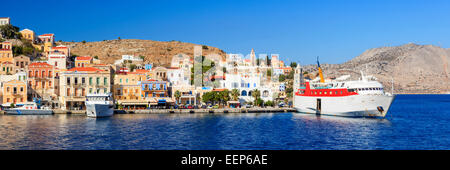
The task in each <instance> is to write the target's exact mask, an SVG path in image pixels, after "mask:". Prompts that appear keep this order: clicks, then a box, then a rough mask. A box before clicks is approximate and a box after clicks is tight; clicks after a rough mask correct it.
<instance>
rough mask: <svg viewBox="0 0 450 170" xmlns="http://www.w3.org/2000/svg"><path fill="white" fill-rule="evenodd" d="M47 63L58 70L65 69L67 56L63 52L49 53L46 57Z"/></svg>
mask: <svg viewBox="0 0 450 170" xmlns="http://www.w3.org/2000/svg"><path fill="white" fill-rule="evenodd" d="M47 63H48V64H50V65H53V66H55V67H56V68H57V69H60V70H62V69H66V68H67V55H66V54H65V53H64V52H63V51H50V52H49V54H48V57H47Z"/></svg>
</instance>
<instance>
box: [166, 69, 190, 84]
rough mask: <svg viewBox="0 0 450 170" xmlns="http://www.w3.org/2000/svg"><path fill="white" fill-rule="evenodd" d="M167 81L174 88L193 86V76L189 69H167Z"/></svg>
mask: <svg viewBox="0 0 450 170" xmlns="http://www.w3.org/2000/svg"><path fill="white" fill-rule="evenodd" d="M167 80H168V81H169V82H170V84H171V86H172V87H174V88H178V87H186V86H191V74H190V72H187V69H183V68H178V67H169V68H167Z"/></svg>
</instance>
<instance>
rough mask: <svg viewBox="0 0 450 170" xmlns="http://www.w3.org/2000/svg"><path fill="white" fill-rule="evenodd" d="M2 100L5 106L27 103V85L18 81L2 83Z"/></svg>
mask: <svg viewBox="0 0 450 170" xmlns="http://www.w3.org/2000/svg"><path fill="white" fill-rule="evenodd" d="M2 100H3V104H6V105H9V104H11V103H14V104H16V103H23V102H27V84H26V83H25V82H23V81H18V80H11V81H8V82H5V83H3V99H2Z"/></svg>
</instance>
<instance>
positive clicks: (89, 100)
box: [86, 94, 114, 117]
mask: <svg viewBox="0 0 450 170" xmlns="http://www.w3.org/2000/svg"><path fill="white" fill-rule="evenodd" d="M113 114H114V104H113V101H112V97H111V94H88V95H86V115H87V116H88V117H109V116H112V115H113Z"/></svg>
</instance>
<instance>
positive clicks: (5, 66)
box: [0, 61, 14, 75]
mask: <svg viewBox="0 0 450 170" xmlns="http://www.w3.org/2000/svg"><path fill="white" fill-rule="evenodd" d="M13 67H14V64H13V63H12V62H9V61H3V62H0V68H1V69H0V75H10V74H13V73H14V71H13Z"/></svg>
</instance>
